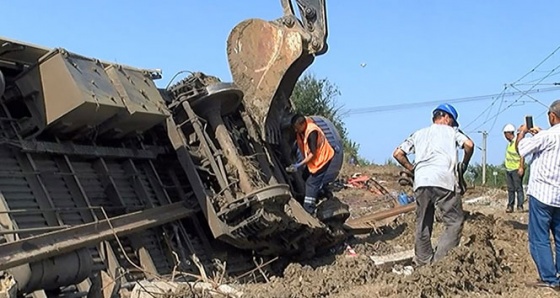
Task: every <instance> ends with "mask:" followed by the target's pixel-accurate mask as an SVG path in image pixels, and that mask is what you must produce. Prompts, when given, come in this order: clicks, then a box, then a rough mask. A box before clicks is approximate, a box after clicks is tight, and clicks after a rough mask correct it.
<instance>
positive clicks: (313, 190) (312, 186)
mask: <svg viewBox="0 0 560 298" xmlns="http://www.w3.org/2000/svg"><path fill="white" fill-rule="evenodd" d="M342 161H343V154H342V152H338V151H337V152H335V154H334V156H333V158H332V159H331V160H330V161H329V162H328V163H327V164H326V165H325V166H323V167H322V168H321V169H320V170H319V171H317V172H316V173H315V174H310V175H309V177H307V179H306V180H305V196H306V197H310V198H315V199H316V198H317V196H318V195H319V193H320V192H321V191H322V190H323V187H325V186H327V185H328V184H329V183H331V182H333V181H334V180H336V177H337V176H338V173H339V172H340V168H341V167H342Z"/></svg>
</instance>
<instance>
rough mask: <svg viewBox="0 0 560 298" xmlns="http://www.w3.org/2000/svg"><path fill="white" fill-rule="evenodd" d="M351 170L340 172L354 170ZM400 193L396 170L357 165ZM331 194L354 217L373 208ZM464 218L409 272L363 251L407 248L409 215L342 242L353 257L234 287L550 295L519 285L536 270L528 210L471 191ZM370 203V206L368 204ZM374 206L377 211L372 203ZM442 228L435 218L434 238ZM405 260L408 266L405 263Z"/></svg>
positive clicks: (367, 196)
mask: <svg viewBox="0 0 560 298" xmlns="http://www.w3.org/2000/svg"><path fill="white" fill-rule="evenodd" d="M352 170H354V171H355V170H356V169H346V171H347V172H348V171H352ZM360 170H362V173H367V174H368V175H371V176H372V177H375V178H376V179H377V180H378V181H385V182H384V183H385V185H386V186H387V188H389V190H391V191H397V192H398V191H401V190H402V189H400V188H399V187H400V186H398V185H397V184H396V183H395V181H396V175H397V173H398V172H396V169H395V168H368V169H360ZM337 196H338V197H340V198H341V199H343V200H344V201H346V202H347V203H349V205H350V207H351V212H352V214H353V215H356V214H365V213H367V212H371V211H374V210H372V208H371V205H375V202H376V201H379V200H381V199H380V198H379V195H378V194H373V193H371V192H368V191H364V190H358V189H345V190H343V191H341V192H339V193H337ZM463 200H464V209H465V210H466V211H467V212H466V221H465V225H464V230H463V237H462V240H461V244H460V246H459V247H457V248H455V249H454V250H452V251H451V252H450V254H449V255H448V256H447V257H446V258H445V259H443V260H441V261H440V262H437V263H435V264H433V265H430V266H425V267H421V268H417V269H415V270H414V272H412V274H410V275H402V274H397V273H395V272H394V271H395V269H399V268H402V266H403V265H381V266H376V265H374V262H373V261H372V260H371V259H370V258H369V256H376V255H386V254H390V253H394V252H399V251H404V250H409V249H412V248H413V243H414V235H413V230H414V214H413V213H409V214H404V215H401V216H399V217H397V218H396V219H395V220H394V221H393V222H392V223H391V224H390V225H388V226H384V227H382V228H381V229H380V231H378V232H376V233H372V234H369V235H362V236H359V237H358V236H356V237H355V238H353V239H351V240H349V241H348V243H347V244H349V245H350V246H351V247H352V248H353V249H354V250H355V252H356V255H354V256H352V255H351V254H349V252H348V251H347V250H346V249H345V248H346V246H345V245H341V246H340V247H338V248H337V249H334V250H332V253H331V254H329V255H326V256H321V257H317V258H316V259H313V260H310V261H308V262H307V263H304V264H303V263H292V264H290V265H288V266H287V267H285V269H284V270H283V274H281V275H280V276H273V277H271V278H270V282H268V283H253V284H244V285H236V288H237V289H239V290H241V291H243V292H244V295H243V297H341V298H342V297H523V298H526V297H529V296H530V297H532V298H533V297H556V296H558V295H560V294H558V293H555V292H553V291H551V290H549V289H531V288H527V287H526V286H525V285H524V282H527V281H534V280H536V278H537V277H538V276H537V273H536V270H535V267H534V264H533V262H532V259H531V257H530V255H529V251H528V244H527V219H528V214H527V213H526V212H517V213H511V214H506V213H505V212H504V211H505V202H506V192H504V191H502V190H496V189H481V188H477V189H471V190H469V192H468V193H467V194H466V195H465V196H464V198H463ZM368 203H369V204H368ZM376 206H377V207H376V208H382V206H381V205H379V204H378V205H376ZM442 229H443V227H442V223H436V226H435V229H434V238H433V242H434V244H435V242H436V240H437V238H436V237H437V236H438V235H439V233H440V232H441V230H442ZM404 265H406V264H404Z"/></svg>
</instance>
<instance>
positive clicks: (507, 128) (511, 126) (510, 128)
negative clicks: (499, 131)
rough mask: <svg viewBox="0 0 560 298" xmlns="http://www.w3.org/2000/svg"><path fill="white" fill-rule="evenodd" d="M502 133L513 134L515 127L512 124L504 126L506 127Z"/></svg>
mask: <svg viewBox="0 0 560 298" xmlns="http://www.w3.org/2000/svg"><path fill="white" fill-rule="evenodd" d="M504 132H515V126H513V124H506V126H504Z"/></svg>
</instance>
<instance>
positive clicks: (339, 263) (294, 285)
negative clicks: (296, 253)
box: [241, 255, 380, 298]
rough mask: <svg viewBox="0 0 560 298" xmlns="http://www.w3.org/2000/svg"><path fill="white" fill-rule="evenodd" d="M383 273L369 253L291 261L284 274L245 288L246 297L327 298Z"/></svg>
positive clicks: (366, 282) (369, 280) (369, 281)
mask: <svg viewBox="0 0 560 298" xmlns="http://www.w3.org/2000/svg"><path fill="white" fill-rule="evenodd" d="M321 263H322V264H321ZM379 272H380V268H378V267H376V266H375V265H374V264H373V262H372V261H371V260H369V259H368V258H367V257H365V256H359V257H346V256H344V255H338V256H336V257H335V259H334V260H330V261H329V260H328V258H324V259H319V260H314V261H313V262H312V263H311V264H299V263H294V264H290V265H289V266H288V267H286V269H285V270H284V273H283V277H278V278H273V279H272V280H271V281H270V282H269V283H267V284H263V285H251V286H250V287H249V288H245V289H241V290H242V291H244V292H245V295H244V297H303V298H306V297H327V296H331V295H335V294H338V293H341V292H344V291H347V290H348V289H350V287H353V286H359V285H365V284H368V283H373V282H374V281H375V280H376V278H377V277H378V276H379Z"/></svg>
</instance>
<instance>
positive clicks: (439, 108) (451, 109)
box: [432, 103, 459, 127]
mask: <svg viewBox="0 0 560 298" xmlns="http://www.w3.org/2000/svg"><path fill="white" fill-rule="evenodd" d="M437 111H443V112H446V113H447V114H449V115H450V116H451V118H453V126H454V127H459V123H458V122H457V118H459V113H457V110H455V108H454V107H453V106H452V105H450V104H448V103H443V104H440V105H439V106H437V107H436V108H435V109H434V111H433V112H432V113H433V114H435V113H436V112H437Z"/></svg>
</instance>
